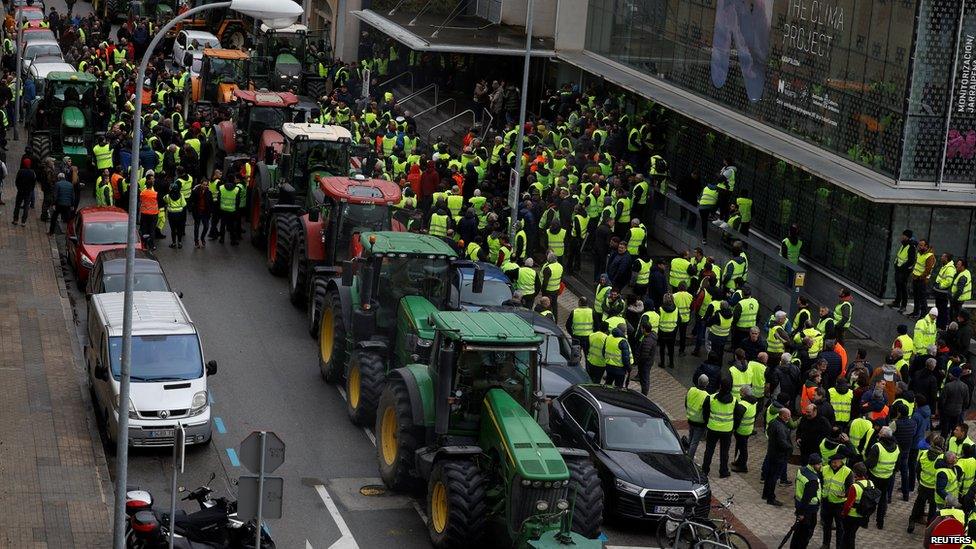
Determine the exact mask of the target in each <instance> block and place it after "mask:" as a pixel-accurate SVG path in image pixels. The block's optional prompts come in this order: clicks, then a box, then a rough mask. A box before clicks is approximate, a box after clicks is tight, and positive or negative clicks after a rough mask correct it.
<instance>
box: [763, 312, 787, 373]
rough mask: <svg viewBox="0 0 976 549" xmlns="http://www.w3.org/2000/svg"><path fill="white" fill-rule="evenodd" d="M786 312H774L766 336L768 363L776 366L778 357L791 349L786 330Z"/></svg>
mask: <svg viewBox="0 0 976 549" xmlns="http://www.w3.org/2000/svg"><path fill="white" fill-rule="evenodd" d="M786 320H787V318H786V312H785V311H776V312H775V313H774V314H773V323H772V324H771V325H770V326H769V332H768V333H767V334H766V352H767V353H769V363H770V364H778V363H779V357H780V355H782V354H783V353H785V352H786V351H788V350H789V349H790V348H791V345H792V342H791V340H790V334H789V332H788V331H787V330H786Z"/></svg>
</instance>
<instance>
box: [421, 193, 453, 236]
mask: <svg viewBox="0 0 976 549" xmlns="http://www.w3.org/2000/svg"><path fill="white" fill-rule="evenodd" d="M453 229H454V219H452V218H451V215H450V213H448V210H447V204H446V202H445V201H443V200H441V201H438V202H437V203H436V204H435V205H434V211H433V213H431V214H430V217H429V218H428V224H427V234H429V235H431V236H437V237H440V238H447V236H448V234H449V233H450V232H451V231H452V230H453Z"/></svg>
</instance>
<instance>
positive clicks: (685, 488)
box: [549, 383, 712, 519]
mask: <svg viewBox="0 0 976 549" xmlns="http://www.w3.org/2000/svg"><path fill="white" fill-rule="evenodd" d="M549 420H550V425H551V427H552V432H553V433H554V434H555V435H556V436H557V438H558V440H559V442H558V443H559V444H561V445H564V446H573V447H576V448H580V449H582V450H586V451H587V452H589V454H590V457H592V458H593V462H594V463H595V464H596V466H597V470H598V471H599V474H600V480H601V481H602V483H603V493H604V494H605V495H604V497H605V498H606V500H605V501H604V507H605V508H606V509H607V510H608V512H609V513H610V515H611V516H618V517H622V518H632V519H655V518H660V517H661V516H663V515H664V514H666V513H668V512H670V511H682V512H689V511H691V512H693V513H694V514H695V516H699V517H707V516H708V512H709V509H710V507H711V497H712V495H711V489H710V488H709V485H708V478H707V477H706V476H705V475H704V474H702V472H701V471H700V470H699V469H698V467H697V466H696V465H695V463H694V462H693V461H692V459H691V457H690V456H688V454H687V452H686V451H685V447H686V445H687V441H686V439H682V438H680V437H679V436H678V432H677V431H676V430H675V428H674V426H673V425H672V424H671V421H670V420H669V419H668V416H667V414H666V413H664V411H663V410H661V408H659V407H658V406H657V405H656V404H654V403H653V402H651V400H650V399H648V398H647V397H645V396H644V395H642V394H640V393H639V392H637V391H634V390H631V389H620V388H616V387H610V386H607V385H595V384H589V383H587V384H580V385H574V386H573V387H570V388H569V389H567V390H566V391H565V392H564V393H563V394H561V395H559V397H558V398H556V399H555V400H554V401H553V402H552V413H551V416H550V418H549Z"/></svg>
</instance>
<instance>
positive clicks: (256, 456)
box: [238, 431, 285, 478]
mask: <svg viewBox="0 0 976 549" xmlns="http://www.w3.org/2000/svg"><path fill="white" fill-rule="evenodd" d="M262 432H263V433H264V437H265V441H264V471H263V473H264V474H268V473H273V472H274V471H275V469H277V468H278V467H281V464H282V463H284V462H285V442H284V441H283V440H281V438H279V437H278V435H277V434H275V433H274V431H253V432H252V433H251V434H250V435H248V436H247V438H245V439H244V441H243V442H241V451H240V454H239V456H238V457H239V458H240V460H241V465H243V466H244V467H246V468H247V470H248V471H250V472H252V473H257V474H261V473H262V471H261V433H262ZM241 478H243V477H241Z"/></svg>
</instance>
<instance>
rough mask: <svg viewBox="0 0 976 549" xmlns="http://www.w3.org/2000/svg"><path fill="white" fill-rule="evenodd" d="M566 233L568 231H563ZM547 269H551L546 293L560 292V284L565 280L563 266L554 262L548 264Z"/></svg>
mask: <svg viewBox="0 0 976 549" xmlns="http://www.w3.org/2000/svg"><path fill="white" fill-rule="evenodd" d="M565 232H566V231H565V230H563V233H565ZM546 267H549V283H548V284H546V288H545V291H547V292H558V291H559V284H560V283H561V282H562V280H563V266H562V265H560V264H559V263H558V262H553V263H546ZM543 268H545V267H543Z"/></svg>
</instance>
